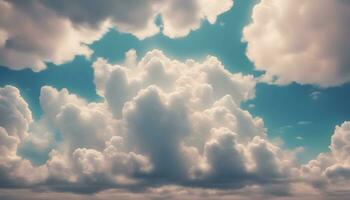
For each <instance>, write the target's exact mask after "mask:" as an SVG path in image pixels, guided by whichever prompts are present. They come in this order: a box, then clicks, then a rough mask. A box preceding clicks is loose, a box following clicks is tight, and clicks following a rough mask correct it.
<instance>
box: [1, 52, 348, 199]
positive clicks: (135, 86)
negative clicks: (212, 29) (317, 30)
mask: <svg viewBox="0 0 350 200" xmlns="http://www.w3.org/2000/svg"><path fill="white" fill-rule="evenodd" d="M126 57H127V59H126V61H125V62H124V63H125V65H124V64H123V65H113V64H110V63H108V62H107V61H105V60H103V59H102V58H99V59H97V60H96V62H94V64H93V66H92V67H93V70H94V75H95V77H94V82H95V84H96V92H97V93H98V94H99V95H100V96H101V97H102V100H101V101H99V102H87V101H85V100H84V99H83V98H81V97H79V96H77V95H75V94H72V93H70V92H69V91H68V90H67V89H61V90H57V89H55V88H54V87H51V86H44V87H42V89H41V94H40V105H41V107H42V110H43V115H42V116H41V118H40V119H39V120H36V121H33V119H32V117H31V113H30V110H29V108H28V105H27V104H26V103H25V101H24V99H23V98H22V97H21V96H20V93H19V91H18V89H16V88H15V87H12V86H6V87H4V88H1V89H0V108H2V109H0V111H1V115H0V116H2V118H3V120H0V139H1V140H0V178H1V180H2V181H1V184H0V186H1V187H2V188H6V187H14V188H18V187H27V188H29V189H40V190H41V191H46V192H52V191H56V192H57V191H58V192H68V191H69V192H73V193H93V194H94V195H97V196H98V195H102V194H104V195H105V194H106V193H107V194H108V191H110V190H116V191H119V192H117V194H118V195H121V196H124V195H126V196H124V198H125V199H127V198H128V197H129V198H132V197H131V196H132V194H131V193H130V191H137V192H139V193H144V192H147V193H148V194H149V195H150V197H152V196H153V197H164V195H170V196H171V198H175V194H180V195H183V197H184V198H189V199H193V198H199V197H200V195H203V194H207V195H211V196H212V197H213V198H219V197H220V198H221V197H223V199H224V198H226V197H231V198H232V197H233V196H234V197H237V198H238V197H248V196H246V195H247V194H246V193H247V192H248V193H249V192H253V193H254V194H256V196H254V197H252V196H250V197H251V198H258V197H263V196H265V195H274V196H276V195H277V196H281V195H282V196H285V195H300V194H304V193H305V192H306V191H313V192H315V194H320V192H322V191H324V190H323V189H324V188H326V183H327V181H328V180H333V179H334V180H335V179H337V180H338V178H339V177H341V179H342V180H347V179H348V170H347V165H345V163H346V162H347V161H346V160H347V157H346V156H347V154H346V153H344V152H346V149H347V148H348V147H347V142H348V141H347V135H346V134H348V133H349V130H348V125H347V124H346V123H345V124H343V125H342V126H340V127H338V128H337V129H336V133H335V134H334V136H333V139H332V149H334V150H332V153H331V154H327V155H326V154H325V155H320V156H319V158H317V159H316V160H314V161H311V162H310V164H308V165H305V166H302V167H301V166H299V165H298V164H297V163H296V162H295V161H296V160H295V152H294V151H287V150H284V149H283V148H282V147H281V146H278V145H276V144H274V143H272V142H270V141H269V140H268V139H267V136H266V130H265V128H264V123H263V120H262V119H261V118H259V117H254V116H252V115H251V114H250V113H249V112H248V111H245V110H243V109H241V108H240V104H241V103H242V102H244V101H247V100H249V99H251V98H254V95H255V84H256V82H255V79H254V77H253V76H250V75H242V74H232V73H230V72H229V71H227V70H226V69H225V68H224V66H223V65H222V64H221V62H220V61H219V60H218V59H217V58H215V57H212V56H208V57H207V59H206V60H204V61H203V62H197V61H194V60H186V61H184V62H180V61H177V60H173V59H171V58H168V57H167V56H166V55H165V54H164V53H163V52H162V51H160V50H152V51H150V52H148V53H146V55H145V56H144V57H143V58H142V59H140V60H139V61H138V62H137V60H138V59H137V58H136V53H135V52H134V51H130V52H127V54H126ZM8 118H9V119H8ZM8 121H11V122H12V123H8ZM16 127H21V129H18V128H17V129H16ZM38 127H40V128H38ZM42 131H43V132H45V133H46V135H50V134H51V137H49V138H57V139H55V141H54V142H55V145H51V146H50V145H48V144H46V145H47V146H45V145H43V146H45V148H50V152H49V153H48V159H47V160H46V161H45V162H44V163H42V164H40V165H37V166H33V165H32V164H31V161H30V159H26V158H23V157H21V156H20V155H19V154H18V148H19V147H21V146H22V145H23V144H26V145H27V146H28V144H27V143H25V141H28V140H29V141H35V140H34V139H32V140H30V139H28V138H35V136H39V137H40V136H41V135H42V134H41V133H40V132H42ZM36 132H39V133H36ZM54 133H57V134H58V135H55V137H52V135H54ZM44 135H45V134H44ZM30 144H32V145H35V143H34V142H33V143H30ZM26 148H28V147H26ZM321 157H323V158H322V159H321ZM337 159H338V160H339V161H336V160H337ZM340 160H341V162H342V163H340ZM318 165H322V167H319V166H318ZM27 171H31V172H32V173H30V174H28V173H26V172H27ZM317 173H320V174H322V175H318V174H317ZM306 177H313V179H311V178H310V179H307V178H306ZM309 180H313V181H309ZM325 181H326V182H325ZM321 186H322V187H321ZM329 190H331V189H329ZM52 194H53V193H52ZM8 195H9V196H11V195H12V194H8ZM60 195H63V194H60ZM128 195H129V196H128ZM130 195H131V196H130ZM135 195H136V196H137V195H138V194H135ZM259 195H260V196H259ZM0 196H1V195H0ZM145 198H147V197H145ZM169 198H170V197H169Z"/></svg>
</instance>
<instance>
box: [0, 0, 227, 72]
mask: <svg viewBox="0 0 350 200" xmlns="http://www.w3.org/2000/svg"><path fill="white" fill-rule="evenodd" d="M232 6H233V0H221V1H212V0H147V1H144V0H128V1H125V0H116V1H114V0H106V1H82V0H78V1H65V0H63V1H46V0H39V1H34V0H29V1H17V0H11V1H9V0H1V1H0V65H2V66H6V67H9V68H10V69H16V70H19V69H25V68H30V69H32V70H33V71H40V70H43V69H45V68H46V64H45V63H46V62H52V63H55V64H58V65H59V64H62V63H65V62H67V61H70V60H72V59H73V58H74V57H75V56H76V55H83V56H86V57H89V56H90V55H91V54H92V50H91V49H90V48H89V47H88V45H89V44H91V43H93V42H94V41H97V40H99V39H100V38H101V37H102V36H103V35H104V34H105V33H106V32H107V31H108V29H110V28H115V29H117V30H118V31H121V32H125V33H131V34H133V35H135V36H136V37H138V38H139V39H144V38H146V37H150V36H153V35H155V34H157V33H158V32H160V31H162V33H163V34H165V35H166V36H168V37H171V38H175V37H183V36H186V35H187V34H189V32H190V31H192V30H196V29H198V28H199V27H200V26H201V23H202V22H203V21H204V20H207V21H209V23H211V24H214V23H215V22H216V18H217V16H219V15H220V14H222V13H224V12H226V11H228V10H229V9H230V8H231V7H232ZM158 16H159V17H160V19H161V20H162V24H163V29H162V30H160V27H159V26H158V25H157V24H156V18H157V17H158Z"/></svg>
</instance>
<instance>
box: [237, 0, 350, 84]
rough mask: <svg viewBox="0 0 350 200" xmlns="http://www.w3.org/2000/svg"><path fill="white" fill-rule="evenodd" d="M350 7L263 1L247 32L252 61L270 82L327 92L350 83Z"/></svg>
mask: <svg viewBox="0 0 350 200" xmlns="http://www.w3.org/2000/svg"><path fill="white" fill-rule="evenodd" d="M349 11H350V4H349V3H348V2H347V1H341V0H336V1H333V0H326V1H324V2H323V3H322V4H319V2H318V1H317V0H307V1H303V2H298V1H293V0H285V1H278V0H262V1H261V2H259V3H258V4H257V5H255V6H254V9H253V13H252V22H251V23H250V24H249V25H247V26H246V27H245V28H244V30H243V39H244V40H245V41H246V42H247V45H248V46H247V56H248V58H249V59H250V60H251V61H252V62H253V63H254V65H255V68H256V69H257V70H261V71H264V72H265V74H264V76H263V78H262V79H263V80H264V81H268V82H273V83H276V84H288V83H291V82H297V83H300V84H315V85H318V86H321V87H331V86H337V85H341V84H343V83H346V82H348V81H349V80H350V71H349V64H350V62H349V57H348V56H347V54H346V49H348V47H349V46H350V43H349V40H348V35H349V34H350V29H349V27H348V26H347V24H348V21H349V20H350V15H349V13H350V12H349Z"/></svg>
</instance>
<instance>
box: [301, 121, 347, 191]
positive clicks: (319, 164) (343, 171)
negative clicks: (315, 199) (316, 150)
mask: <svg viewBox="0 0 350 200" xmlns="http://www.w3.org/2000/svg"><path fill="white" fill-rule="evenodd" d="M349 136H350V122H344V123H343V124H341V125H340V126H336V128H335V131H334V134H333V136H332V139H331V145H330V150H331V151H330V152H329V153H322V154H320V155H319V156H318V157H317V158H316V159H314V160H311V161H310V162H309V163H308V164H307V165H305V166H303V167H302V172H303V174H304V176H306V177H307V179H308V180H309V181H311V183H312V184H313V185H315V187H317V188H320V189H323V190H324V191H326V192H329V193H334V192H338V191H348V190H349V189H350V188H349V187H348V185H349V183H350V153H349V151H350V140H349V139H350V137H349Z"/></svg>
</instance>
